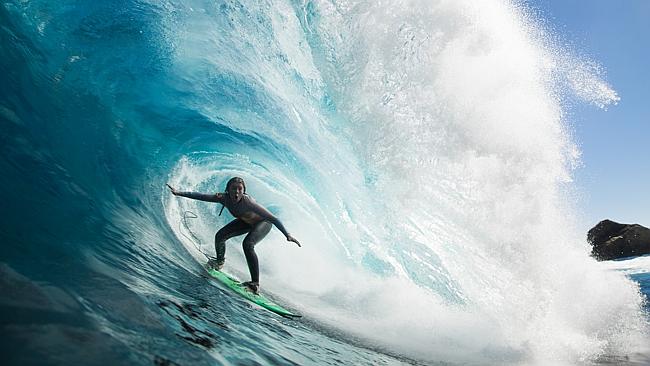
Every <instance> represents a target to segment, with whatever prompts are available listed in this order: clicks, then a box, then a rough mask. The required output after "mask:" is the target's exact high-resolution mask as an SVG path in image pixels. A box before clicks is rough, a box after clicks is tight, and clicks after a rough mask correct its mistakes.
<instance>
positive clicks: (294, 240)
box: [287, 235, 302, 247]
mask: <svg viewBox="0 0 650 366" xmlns="http://www.w3.org/2000/svg"><path fill="white" fill-rule="evenodd" d="M287 241H291V242H294V243H296V244H297V245H298V246H299V247H302V245H300V242H299V241H298V239H296V238H294V237H293V236H291V235H287Z"/></svg>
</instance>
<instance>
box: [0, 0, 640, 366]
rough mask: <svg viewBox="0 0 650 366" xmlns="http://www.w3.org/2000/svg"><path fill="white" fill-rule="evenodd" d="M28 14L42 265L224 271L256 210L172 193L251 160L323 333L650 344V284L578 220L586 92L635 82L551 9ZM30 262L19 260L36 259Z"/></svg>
mask: <svg viewBox="0 0 650 366" xmlns="http://www.w3.org/2000/svg"><path fill="white" fill-rule="evenodd" d="M2 22H3V24H6V25H7V26H6V27H5V29H7V30H6V31H3V46H2V47H3V54H6V55H7V58H6V59H5V60H4V61H3V62H2V72H3V73H5V75H8V79H7V80H8V81H9V83H3V84H4V86H2V88H3V89H2V98H3V99H2V108H1V112H2V113H1V116H2V123H3V130H4V131H5V132H3V140H5V141H7V142H8V144H6V145H5V146H4V148H3V155H4V158H3V160H2V168H3V170H4V171H8V172H9V174H7V175H6V177H5V178H4V179H3V180H2V183H3V185H4V187H6V188H7V189H8V191H9V192H14V193H15V197H13V198H9V207H10V208H11V209H12V211H13V212H16V215H15V217H14V218H10V219H9V220H8V221H7V222H6V224H5V227H6V228H8V229H6V230H3V231H5V232H6V235H4V236H5V239H6V241H7V242H16V243H29V244H28V245H27V247H28V252H32V253H36V252H38V253H46V255H42V254H41V256H42V258H40V259H38V261H37V263H39V265H44V264H51V263H53V262H56V260H55V258H56V257H57V255H63V256H64V257H65V258H77V259H75V260H74V263H77V264H76V265H73V266H72V268H74V269H75V270H80V269H81V268H89V269H91V270H92V271H97V272H100V273H103V274H104V275H106V276H108V277H110V278H115V279H119V281H122V282H123V283H125V284H127V286H128V288H129V289H131V290H132V291H134V292H135V293H137V294H141V295H144V294H149V293H151V292H157V293H170V292H172V293H174V292H175V290H171V289H170V288H173V287H174V285H172V282H173V283H176V282H178V281H180V282H182V280H179V279H174V280H171V279H170V280H166V279H164V278H161V276H160V273H161V271H162V272H163V273H175V274H178V276H181V277H180V278H185V277H187V276H195V277H196V276H198V275H199V273H200V270H199V269H197V263H196V262H197V261H202V260H203V258H202V253H201V252H206V253H210V251H213V248H212V240H213V235H214V233H215V232H216V230H217V229H218V228H219V227H220V226H221V225H223V224H224V223H226V222H227V220H228V219H229V218H230V216H229V215H227V214H226V213H224V215H223V216H221V217H219V216H217V210H218V209H219V208H220V207H218V206H217V205H209V204H205V203H200V202H197V201H190V200H181V199H178V198H176V197H172V196H170V195H169V193H168V192H167V191H166V189H165V188H164V184H165V183H166V182H169V183H171V184H173V185H175V186H178V187H179V188H182V189H183V190H196V191H204V192H214V191H220V190H222V189H223V187H224V185H225V181H226V180H227V179H228V178H230V177H231V176H234V175H237V176H241V177H243V178H244V179H245V180H246V182H247V189H248V192H249V193H250V194H251V195H252V196H254V197H255V198H256V200H258V201H259V202H261V203H262V204H263V205H265V206H266V207H268V208H269V209H270V210H271V211H273V212H274V213H275V214H277V215H278V216H279V217H280V218H281V219H282V221H283V222H284V223H285V225H286V226H287V228H288V229H289V231H290V232H292V233H293V234H294V235H295V236H296V237H297V238H298V239H299V240H301V242H303V243H304V244H305V245H304V248H296V247H295V246H292V245H288V244H286V243H285V242H284V238H282V237H281V235H280V234H279V233H278V232H277V231H273V232H272V233H271V234H270V235H269V237H268V238H267V239H266V240H264V242H263V243H262V244H260V245H259V246H258V253H259V256H260V258H261V264H262V266H261V278H262V283H263V287H264V288H265V289H266V290H267V291H269V292H270V293H273V294H275V295H276V296H278V297H281V299H282V301H285V302H287V303H289V304H290V305H292V306H293V307H295V308H298V309H300V311H301V312H303V313H304V314H305V315H307V316H308V317H309V318H311V319H314V320H315V321H316V322H318V323H322V324H325V325H327V326H328V327H333V328H335V329H339V330H341V331H343V332H345V333H347V334H351V335H352V336H354V337H361V338H363V339H367V340H369V342H372V343H373V344H377V345H378V346H380V347H382V348H387V349H391V350H394V351H395V352H398V353H401V354H405V355H408V356H409V357H414V358H417V359H423V360H428V361H432V360H445V361H450V362H460V363H467V362H470V363H484V362H487V363H491V362H504V363H520V362H525V363H542V364H543V363H544V362H548V361H549V360H552V361H554V362H566V363H578V362H589V361H593V360H597V359H598V358H599V357H601V356H603V355H612V354H613V355H619V354H627V353H630V352H634V351H635V350H638V348H639V347H640V346H641V345H643V344H644V343H643V342H645V341H646V340H647V338H646V337H647V320H645V318H644V316H643V313H642V306H643V301H642V296H641V295H640V294H639V289H638V286H637V285H635V284H634V282H632V281H630V280H629V279H627V278H626V277H625V276H624V275H623V274H622V273H617V272H613V271H608V270H606V269H605V268H603V267H602V266H599V265H597V263H596V262H595V261H594V260H593V259H591V258H589V256H588V248H587V244H586V243H585V241H584V238H583V235H582V234H580V233H578V232H577V230H576V229H575V227H574V226H575V225H574V224H573V222H574V221H573V217H574V216H575V208H574V207H573V206H574V203H573V200H572V198H571V195H572V186H571V174H572V170H573V169H574V168H575V167H576V166H577V165H578V164H579V149H578V148H577V147H576V145H575V143H574V142H573V139H572V136H571V133H570V125H569V121H568V120H567V117H566V115H567V108H568V106H567V105H568V104H570V102H568V101H569V100H581V101H586V102H587V103H593V104H595V105H598V106H606V105H608V104H610V103H615V102H616V101H617V100H618V96H617V95H616V92H615V91H614V90H613V89H612V88H611V87H610V86H609V85H608V84H607V83H606V82H604V81H602V79H601V77H600V75H599V71H598V70H599V69H598V68H597V67H594V66H593V63H592V62H590V61H588V60H581V59H580V58H576V57H575V56H573V55H572V54H571V50H566V49H562V48H561V47H559V46H557V43H555V42H554V40H553V39H552V38H550V37H549V36H548V32H547V31H548V30H547V29H545V28H544V26H543V25H541V24H540V21H539V20H538V19H537V18H536V17H535V15H534V14H533V13H532V12H531V11H530V10H528V9H525V8H523V7H521V6H519V5H517V4H513V3H511V2H507V1H488V2H481V3H480V4H477V3H476V2H471V1H461V2H459V1H439V2H434V3H431V2H424V1H396V2H392V3H391V4H379V3H377V4H375V3H372V2H346V1H305V2H298V1H271V2H261V3H260V2H253V1H238V2H230V1H223V2H216V3H215V2H207V1H186V2H182V3H177V2H172V1H165V2H147V1H137V2H135V1H123V2H117V3H111V4H84V5H81V4H77V3H75V2H65V1H57V2H54V1H35V2H29V3H23V2H9V3H6V4H5V5H4V6H3V8H2ZM5 41H6V42H5ZM25 198H28V202H27V203H25V202H24V199H25ZM36 206H38V207H39V208H40V209H41V210H42V211H40V212H41V213H40V214H33V211H32V208H33V207H36ZM187 211H191V212H192V213H196V216H197V218H195V219H191V220H187V216H185V219H184V213H185V212H187ZM26 217H27V218H28V219H25V218H26ZM71 218H75V219H77V220H74V221H71ZM35 225H36V226H39V227H43V228H44V229H43V230H42V231H41V232H39V233H35V232H30V230H29V228H31V227H33V226H35ZM25 233H28V234H25ZM235 242H236V240H235ZM61 243H68V244H67V245H66V244H61ZM37 245H40V248H39V249H37ZM229 246H230V247H231V248H229V249H228V264H227V269H228V270H230V271H233V272H239V274H242V275H244V274H243V273H242V272H243V270H244V269H245V265H244V259H243V256H242V255H241V253H240V251H239V250H238V248H236V247H235V246H233V245H232V244H230V245H229ZM24 253H25V252H24V248H22V249H20V250H19V249H18V247H16V246H10V247H9V248H8V249H7V251H5V252H4V254H3V257H4V261H5V262H8V263H11V264H13V265H14V266H18V267H20V266H19V263H23V267H24V268H30V269H29V270H27V269H26V270H25V271H27V272H29V273H32V272H34V271H35V269H34V268H36V264H34V263H32V264H30V265H28V264H26V263H27V262H26V261H25V259H23V258H24V257H23V256H24ZM188 254H189V255H188ZM21 268H22V267H21ZM181 273H182V274H181ZM188 273H189V274H188ZM60 281H61V283H67V282H68V281H69V278H68V277H66V276H63V275H62V276H61V279H60ZM168 281H169V282H168ZM234 306H235V305H233V307H232V308H230V311H233V312H236V308H235V307H234Z"/></svg>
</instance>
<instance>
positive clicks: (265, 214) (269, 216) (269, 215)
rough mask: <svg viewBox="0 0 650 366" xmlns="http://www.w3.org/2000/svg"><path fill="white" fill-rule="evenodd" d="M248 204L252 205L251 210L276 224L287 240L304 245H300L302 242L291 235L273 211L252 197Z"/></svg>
mask: <svg viewBox="0 0 650 366" xmlns="http://www.w3.org/2000/svg"><path fill="white" fill-rule="evenodd" d="M248 204H249V205H250V208H251V210H252V211H253V212H255V213H256V214H258V215H260V216H261V217H262V218H263V219H265V220H268V221H269V222H270V223H272V224H273V225H275V227H277V228H278V230H280V231H281V232H282V234H284V236H285V237H286V238H287V241H290V242H293V243H296V244H297V245H298V246H299V247H301V246H302V245H300V242H299V241H298V239H296V238H294V237H293V236H291V234H289V232H287V229H286V228H285V227H284V225H282V222H281V221H280V219H278V218H277V217H275V216H274V215H273V214H272V213H271V212H269V210H267V209H266V208H264V207H262V206H261V205H259V204H258V203H257V202H255V201H253V200H252V199H249V201H248Z"/></svg>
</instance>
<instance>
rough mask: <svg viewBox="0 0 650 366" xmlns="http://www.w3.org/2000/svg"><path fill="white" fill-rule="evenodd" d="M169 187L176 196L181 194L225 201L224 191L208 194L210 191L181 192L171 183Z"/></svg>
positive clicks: (198, 198) (194, 197)
mask: <svg viewBox="0 0 650 366" xmlns="http://www.w3.org/2000/svg"><path fill="white" fill-rule="evenodd" d="M167 187H169V190H171V191H172V194H173V195H174V196H181V197H187V198H191V199H194V200H200V201H207V202H217V203H223V199H224V194H223V193H215V194H208V193H199V192H180V191H177V190H176V189H175V188H174V187H172V186H170V185H169V184H167Z"/></svg>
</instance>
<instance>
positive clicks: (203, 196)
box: [176, 192, 224, 203]
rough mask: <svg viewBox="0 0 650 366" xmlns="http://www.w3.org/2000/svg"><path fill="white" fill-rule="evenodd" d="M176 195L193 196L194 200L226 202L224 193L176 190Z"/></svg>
mask: <svg viewBox="0 0 650 366" xmlns="http://www.w3.org/2000/svg"><path fill="white" fill-rule="evenodd" d="M176 195H178V196H181V197H187V198H191V199H194V200H199V201H207V202H217V203H223V202H224V195H223V193H214V194H208V193H199V192H176Z"/></svg>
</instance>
